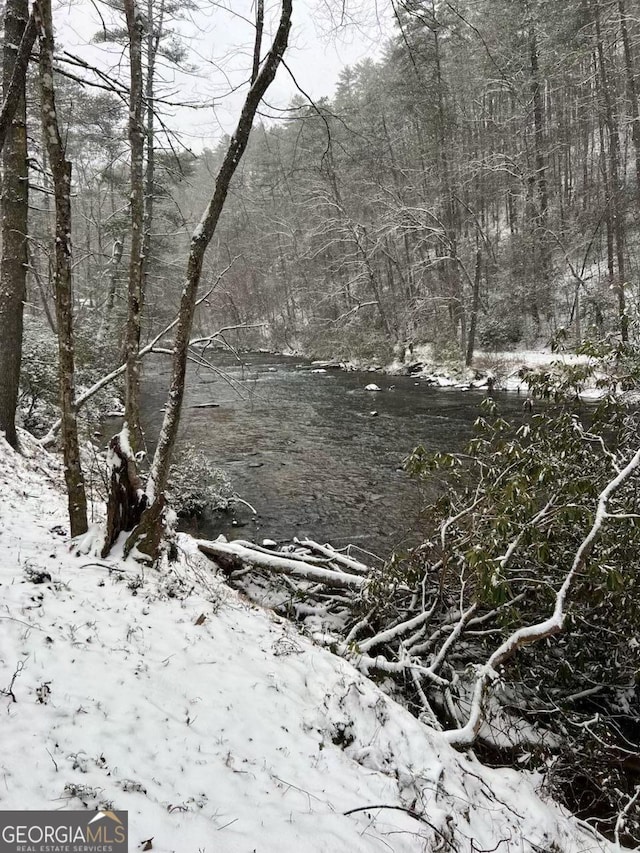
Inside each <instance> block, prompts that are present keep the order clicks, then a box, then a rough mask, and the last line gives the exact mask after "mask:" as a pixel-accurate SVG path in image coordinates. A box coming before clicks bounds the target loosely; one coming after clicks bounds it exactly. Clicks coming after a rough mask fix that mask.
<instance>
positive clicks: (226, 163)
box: [127, 0, 292, 559]
mask: <svg viewBox="0 0 640 853" xmlns="http://www.w3.org/2000/svg"><path fill="white" fill-rule="evenodd" d="M127 2H129V0H127ZM291 11H292V0H282V11H281V15H280V22H279V24H278V30H277V32H276V35H275V38H274V40H273V44H272V46H271V50H270V51H269V53H268V54H267V57H266V58H265V60H264V62H263V63H262V68H261V70H260V72H259V73H258V76H257V77H256V79H255V80H254V82H253V84H252V85H251V88H250V89H249V92H248V93H247V96H246V99H245V102H244V105H243V108H242V112H241V114H240V120H239V122H238V126H237V128H236V131H235V133H234V134H233V136H232V137H231V140H230V142H229V147H228V149H227V152H226V154H225V157H224V160H223V162H222V165H221V166H220V169H219V171H218V174H217V177H216V182H215V188H214V193H213V197H212V199H211V201H210V202H209V204H208V206H207V209H206V210H205V212H204V214H203V216H202V219H201V220H200V224H199V225H198V226H197V228H196V230H195V231H194V233H193V236H192V237H191V245H190V250H189V259H188V262H187V275H186V281H185V286H184V289H183V291H182V297H181V300H180V313H179V321H178V327H177V331H176V338H175V341H174V348H173V352H174V355H173V367H172V375H171V385H170V389H169V395H168V399H167V406H166V409H165V415H164V420H163V423H162V428H161V430H160V436H159V439H158V445H157V447H156V452H155V455H154V458H153V463H152V466H151V472H150V474H149V480H148V482H147V496H148V500H149V503H150V507H149V509H148V510H145V512H144V513H143V516H142V519H141V522H140V524H139V525H138V528H137V529H136V530H135V531H134V532H133V534H132V535H131V536H130V537H129V539H128V540H127V550H131V549H132V548H133V547H134V546H137V549H138V551H140V552H142V553H144V554H146V555H147V556H149V557H150V558H152V559H155V558H156V556H157V547H158V541H159V539H158V537H157V536H152V535H150V532H149V530H148V525H146V520H147V518H148V516H149V515H150V516H151V517H152V518H154V519H156V529H157V524H160V523H161V520H162V516H161V514H160V513H159V512H158V507H159V506H161V505H162V504H163V503H164V489H165V487H166V484H167V479H168V476H169V468H170V465H171V458H172V454H173V448H174V445H175V441H176V437H177V434H178V427H179V424H180V414H181V411H182V400H183V397H184V384H185V375H186V369H187V356H188V349H189V338H190V334H191V326H192V324H193V315H194V312H195V307H196V300H197V293H198V285H199V283H200V276H201V274H202V264H203V261H204V255H205V251H206V249H207V246H208V245H209V243H210V242H211V239H212V237H213V235H214V233H215V230H216V227H217V225H218V221H219V219H220V214H221V213H222V209H223V207H224V203H225V200H226V197H227V193H228V191H229V184H230V183H231V179H232V177H233V175H234V173H235V171H236V169H237V167H238V164H239V162H240V160H241V159H242V155H243V154H244V152H245V150H246V147H247V143H248V141H249V135H250V133H251V127H252V125H253V119H254V117H255V114H256V111H257V109H258V106H259V104H260V101H261V100H262V98H263V96H264V94H265V93H266V91H267V89H268V88H269V86H270V85H271V83H272V81H273V79H274V77H275V75H276V71H277V70H278V66H279V65H280V61H281V59H282V56H283V54H284V51H285V49H286V47H287V43H288V39H289V30H290V29H291Z"/></svg>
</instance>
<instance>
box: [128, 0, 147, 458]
mask: <svg viewBox="0 0 640 853" xmlns="http://www.w3.org/2000/svg"><path fill="white" fill-rule="evenodd" d="M124 9H125V13H126V17H127V32H128V34H129V69H130V75H131V93H130V101H129V145H130V147H131V256H130V260H129V291H128V294H129V295H128V313H127V334H126V344H125V348H126V362H127V371H126V376H125V419H126V422H127V424H128V426H129V431H130V438H131V444H132V446H133V449H134V451H137V450H140V449H141V448H142V445H143V436H142V428H141V426H140V401H139V397H140V393H139V389H140V324H141V318H142V303H143V299H144V292H143V287H142V284H143V275H144V254H143V227H144V167H143V160H144V127H143V124H142V86H143V78H142V33H143V29H144V25H143V23H142V19H141V17H140V13H139V12H138V8H137V5H136V2H135V0H124Z"/></svg>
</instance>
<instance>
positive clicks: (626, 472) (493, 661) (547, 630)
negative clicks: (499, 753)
mask: <svg viewBox="0 0 640 853" xmlns="http://www.w3.org/2000/svg"><path fill="white" fill-rule="evenodd" d="M639 466H640V448H639V449H638V450H637V451H636V452H635V454H634V456H633V457H632V459H631V460H630V461H629V462H628V463H627V465H626V466H625V467H624V468H623V469H622V470H621V471H619V472H618V474H617V475H616V477H614V478H613V479H612V480H610V481H609V483H607V485H606V486H605V488H604V489H603V490H602V492H601V493H600V496H599V498H598V504H597V507H596V514H595V518H594V520H593V524H592V525H591V529H590V530H589V532H588V533H587V535H586V536H585V538H584V539H583V540H582V542H581V543H580V546H579V547H578V549H577V551H576V553H575V556H574V559H573V563H572V565H571V568H570V570H569V571H568V572H567V575H566V577H565V579H564V582H563V584H562V586H561V587H560V589H559V590H558V592H557V593H556V601H555V606H554V609H553V613H552V614H551V616H549V618H547V619H544V620H543V621H542V622H538V623H537V624H536V625H527V626H524V627H522V628H518V629H517V630H516V631H514V632H513V633H512V634H511V635H510V636H509V637H507V639H506V640H505V641H504V642H503V643H502V644H501V645H500V646H498V648H497V649H496V650H495V651H494V652H493V654H492V655H491V656H490V658H489V660H488V661H487V662H486V663H485V664H483V666H481V667H480V669H479V671H478V675H477V679H476V683H475V687H474V691H473V698H472V701H471V709H470V712H469V718H468V720H467V722H466V723H465V725H464V726H462V727H460V728H457V729H451V730H449V731H447V732H445V733H444V735H445V737H446V738H447V740H448V741H449V743H450V744H452V745H453V746H458V747H467V746H470V745H471V744H472V743H473V742H474V740H475V738H476V737H477V735H478V732H479V731H480V728H481V726H482V723H483V720H484V710H483V703H484V698H485V694H486V692H487V688H488V686H489V684H490V683H491V681H492V680H493V679H494V678H496V677H497V674H498V673H497V668H498V667H499V666H500V665H501V664H503V663H504V662H505V661H506V660H508V659H509V658H510V657H512V655H514V654H515V653H516V652H517V651H518V649H520V648H521V647H522V646H525V645H528V644H529V643H536V642H538V641H540V640H544V639H546V638H547V637H551V636H553V635H555V634H558V633H560V632H561V631H562V629H563V626H564V620H565V615H566V609H565V608H566V601H567V596H568V594H569V590H570V589H571V585H572V583H573V581H574V579H575V577H576V575H577V574H578V572H579V571H580V570H581V569H582V568H583V567H584V565H585V563H586V560H587V558H588V556H589V554H590V552H591V549H592V548H593V544H594V542H595V540H596V538H597V537H598V534H599V533H600V529H601V527H602V525H603V524H604V522H605V520H606V519H607V518H608V517H609V514H608V513H607V506H608V504H609V500H610V499H611V497H612V495H614V494H615V492H616V491H617V490H618V489H619V488H620V486H622V485H623V483H625V482H626V481H627V480H628V479H629V478H630V477H631V476H632V474H633V473H634V472H635V471H636V470H637V468H638V467H639Z"/></svg>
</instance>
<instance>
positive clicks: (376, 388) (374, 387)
mask: <svg viewBox="0 0 640 853" xmlns="http://www.w3.org/2000/svg"><path fill="white" fill-rule="evenodd" d="M364 390H365V391H382V388H380V386H379V385H376V384H375V382H371V383H370V384H369V385H367V386H366V387H365V389H364Z"/></svg>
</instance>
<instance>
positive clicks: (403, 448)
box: [143, 353, 522, 557]
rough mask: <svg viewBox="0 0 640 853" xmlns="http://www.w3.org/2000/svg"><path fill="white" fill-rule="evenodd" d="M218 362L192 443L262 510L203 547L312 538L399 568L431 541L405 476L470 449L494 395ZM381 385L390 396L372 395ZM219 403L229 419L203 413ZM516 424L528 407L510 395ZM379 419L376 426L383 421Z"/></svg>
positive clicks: (221, 526)
mask: <svg viewBox="0 0 640 853" xmlns="http://www.w3.org/2000/svg"><path fill="white" fill-rule="evenodd" d="M242 360H243V363H242V364H240V363H238V361H237V359H235V358H234V357H233V356H231V355H230V354H223V353H219V354H215V355H214V356H213V357H212V361H213V363H214V364H215V365H216V367H217V368H219V370H220V371H221V372H222V373H221V375H216V374H214V373H212V372H211V371H209V370H201V369H196V368H195V367H193V366H191V368H190V372H189V376H188V384H187V393H186V398H185V408H184V412H183V417H182V423H181V440H182V441H183V442H185V441H186V442H189V443H190V444H192V445H196V446H197V447H199V448H201V449H202V450H203V451H204V452H205V453H206V454H207V455H208V456H209V458H210V459H211V460H212V461H213V462H214V463H215V464H216V465H217V466H219V467H220V468H221V469H223V470H224V471H225V472H226V473H227V474H228V476H229V477H230V479H231V481H232V483H233V486H234V488H235V490H236V492H237V493H238V494H239V495H240V496H241V497H242V498H244V499H245V500H246V501H248V502H249V503H250V504H252V506H253V507H254V508H255V509H256V511H257V515H256V516H253V514H252V513H251V511H250V510H249V509H247V508H246V507H244V506H242V505H240V504H238V505H236V506H235V507H234V511H233V513H232V514H214V515H213V516H212V517H206V518H204V519H201V520H200V521H198V523H197V526H196V527H195V528H194V527H190V528H189V529H191V530H194V532H197V533H198V535H201V536H203V537H205V536H206V537H213V536H216V535H218V534H219V533H224V534H225V535H227V536H228V537H229V538H238V537H242V538H250V539H253V540H254V541H260V540H261V539H263V538H269V539H274V540H276V541H278V542H281V541H286V540H291V539H292V538H293V537H294V536H298V537H303V536H310V537H311V538H314V539H316V540H319V541H321V542H331V543H333V544H334V545H336V546H338V547H340V546H343V545H346V544H348V543H350V542H351V543H353V544H355V545H358V546H360V547H362V548H364V549H368V550H371V551H373V552H374V553H376V554H378V555H380V556H382V557H387V556H389V554H390V553H391V551H392V550H393V549H394V548H396V547H402V546H403V545H408V544H414V543H416V542H417V541H419V537H420V524H419V520H418V506H419V500H418V492H417V487H416V484H415V483H414V482H412V480H411V479H410V478H409V477H408V476H407V475H406V474H405V473H404V472H403V471H402V470H401V466H402V461H403V459H404V458H405V457H406V456H407V454H408V453H410V452H411V450H412V449H413V448H414V447H415V446H416V445H418V444H422V445H424V446H425V447H426V448H428V449H432V450H449V451H450V450H458V449H460V448H461V447H462V446H463V445H464V443H465V441H466V440H467V439H468V438H469V437H470V436H471V432H472V425H473V422H474V421H475V419H476V418H477V417H478V414H479V405H480V403H481V401H482V399H483V396H484V393H483V392H480V391H467V392H464V391H460V390H456V389H438V388H433V387H429V386H428V385H427V384H426V383H425V382H424V381H421V380H418V379H415V378H412V377H398V376H385V375H382V374H380V373H371V372H369V373H360V372H344V371H341V370H332V369H329V370H327V372H326V373H318V372H313V371H314V368H313V366H312V365H311V364H309V363H308V362H303V361H301V360H300V359H299V358H288V357H285V356H274V355H267V354H250V355H246V354H243V355H242ZM146 373H147V375H146V378H145V383H144V391H143V407H144V410H145V412H146V417H145V420H146V423H145V429H146V432H147V435H148V438H149V440H150V443H153V442H154V441H155V438H156V436H157V433H158V430H159V427H160V424H161V420H162V406H163V404H164V398H165V394H166V383H167V376H168V372H167V367H166V365H165V364H164V363H162V362H160V361H158V362H156V363H155V364H154V362H148V363H147V366H146ZM369 383H375V384H377V385H378V386H379V387H380V388H381V389H382V390H381V391H378V392H372V391H366V390H365V387H366V386H367V385H368V384H369ZM208 403H215V404H217V408H198V406H202V404H208ZM500 407H501V410H502V411H503V412H505V413H512V414H515V413H517V412H521V410H522V398H518V397H517V396H516V395H504V396H503V397H502V400H501V404H500ZM374 411H375V412H377V414H376V415H373V414H372V413H373V412H374Z"/></svg>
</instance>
